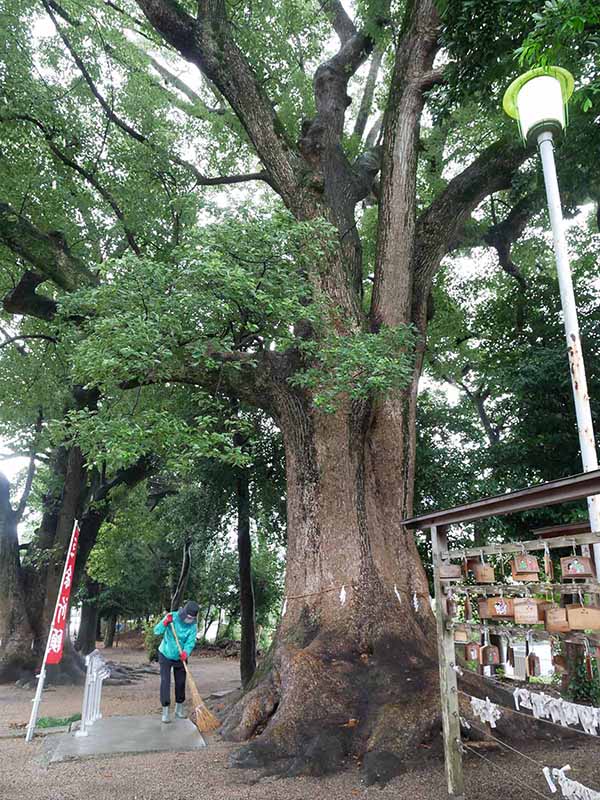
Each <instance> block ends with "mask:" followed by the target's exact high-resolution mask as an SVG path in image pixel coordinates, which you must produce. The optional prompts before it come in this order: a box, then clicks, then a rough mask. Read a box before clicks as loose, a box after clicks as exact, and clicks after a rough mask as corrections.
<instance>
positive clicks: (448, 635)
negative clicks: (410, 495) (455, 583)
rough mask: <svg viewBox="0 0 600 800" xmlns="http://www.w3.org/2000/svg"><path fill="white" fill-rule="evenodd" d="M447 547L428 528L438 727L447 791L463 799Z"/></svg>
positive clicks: (441, 532)
mask: <svg viewBox="0 0 600 800" xmlns="http://www.w3.org/2000/svg"><path fill="white" fill-rule="evenodd" d="M447 547H448V542H447V539H446V531H445V529H443V528H436V527H435V526H432V528H431V552H432V559H433V588H434V593H435V619H436V625H437V646H438V659H439V669H440V697H441V702H442V729H443V734H444V761H445V765H446V779H447V781H448V794H449V795H450V797H452V798H454V800H464V791H465V789H464V778H463V768H462V751H461V739H460V714H459V710H458V685H457V679H456V670H455V667H456V654H455V652H454V634H453V632H452V629H451V628H450V629H449V628H448V626H447V624H446V622H447V619H446V612H445V608H444V587H443V586H442V581H441V579H440V564H441V562H442V558H441V552H442V550H445V549H446V548H447Z"/></svg>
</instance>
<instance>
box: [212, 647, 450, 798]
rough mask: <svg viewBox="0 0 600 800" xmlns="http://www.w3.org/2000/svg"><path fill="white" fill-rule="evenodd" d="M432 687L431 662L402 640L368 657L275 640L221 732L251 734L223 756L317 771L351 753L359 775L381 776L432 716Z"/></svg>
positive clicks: (246, 763) (400, 766)
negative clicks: (265, 667) (266, 664)
mask: <svg viewBox="0 0 600 800" xmlns="http://www.w3.org/2000/svg"><path fill="white" fill-rule="evenodd" d="M413 653H414V651H413ZM437 693H438V683H437V666H436V664H435V663H434V662H433V661H432V660H430V659H428V658H427V657H424V656H417V655H413V654H412V653H411V651H410V647H408V648H407V646H406V642H405V641H402V642H400V641H398V642H397V647H392V648H387V649H386V651H385V652H379V653H377V652H375V653H374V654H372V655H368V654H364V653H362V654H361V653H356V652H354V653H348V652H346V653H342V652H336V653H334V652H331V651H330V650H328V649H327V647H326V646H325V645H324V644H323V642H319V641H318V640H317V639H315V640H313V641H312V642H311V643H310V644H309V645H308V646H307V647H303V648H302V647H292V646H290V645H289V644H288V645H282V646H280V647H279V648H278V649H277V652H276V653H275V654H274V656H273V668H272V670H271V672H270V673H269V674H268V676H265V677H264V678H263V680H262V682H261V683H260V684H259V685H258V686H256V687H255V688H254V689H252V690H251V691H250V692H248V693H247V694H246V695H245V696H244V697H242V698H241V700H240V701H239V702H238V703H237V704H236V705H235V706H234V707H233V708H232V710H231V711H230V712H229V714H228V716H227V718H226V720H225V724H224V729H223V733H224V736H225V738H227V739H230V740H233V741H246V740H248V739H250V738H252V737H255V738H253V739H252V741H251V742H249V744H247V745H245V746H244V747H242V748H241V749H240V750H238V751H237V752H236V753H234V754H233V756H232V758H231V764H232V766H236V767H251V768H266V769H267V770H268V771H270V772H275V773H278V774H285V775H290V776H291V775H299V774H310V775H324V774H326V773H328V772H333V771H336V770H338V769H340V768H343V767H344V765H346V764H347V762H348V761H349V759H351V758H352V759H354V760H357V761H362V763H363V768H364V773H365V780H366V782H367V783H376V782H379V783H385V782H387V781H388V780H390V779H391V778H392V777H393V776H394V775H397V774H399V773H400V772H402V771H403V770H404V768H405V764H406V762H407V760H408V759H409V758H412V757H413V754H414V749H415V748H416V747H417V746H418V744H419V743H420V742H421V741H423V739H424V738H426V737H427V736H428V735H429V733H430V732H431V730H432V727H434V726H435V725H436V723H437V722H438V720H439V698H438V694H437ZM257 734H259V735H258V736H257Z"/></svg>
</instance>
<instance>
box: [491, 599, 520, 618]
mask: <svg viewBox="0 0 600 800" xmlns="http://www.w3.org/2000/svg"><path fill="white" fill-rule="evenodd" d="M488 609H489V612H490V616H492V617H499V618H502V619H510V618H512V617H513V616H514V609H513V601H512V600H511V598H510V597H490V598H489V600H488Z"/></svg>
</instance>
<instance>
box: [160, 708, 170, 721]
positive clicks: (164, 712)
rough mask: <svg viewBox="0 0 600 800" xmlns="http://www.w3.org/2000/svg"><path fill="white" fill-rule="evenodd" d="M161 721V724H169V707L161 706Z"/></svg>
mask: <svg viewBox="0 0 600 800" xmlns="http://www.w3.org/2000/svg"><path fill="white" fill-rule="evenodd" d="M162 721H163V722H171V717H170V716H169V706H163V710H162Z"/></svg>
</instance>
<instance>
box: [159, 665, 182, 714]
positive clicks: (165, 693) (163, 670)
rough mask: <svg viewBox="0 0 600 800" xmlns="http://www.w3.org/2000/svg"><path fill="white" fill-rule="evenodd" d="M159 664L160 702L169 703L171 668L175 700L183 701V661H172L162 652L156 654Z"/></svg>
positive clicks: (165, 704) (162, 704) (164, 704)
mask: <svg viewBox="0 0 600 800" xmlns="http://www.w3.org/2000/svg"><path fill="white" fill-rule="evenodd" d="M158 663H159V664H160V704H161V706H168V705H171V670H173V675H174V676H175V702H176V703H185V668H184V666H183V662H182V661H180V660H179V659H177V661H173V660H172V659H170V658H166V657H165V656H163V654H162V653H159V654H158Z"/></svg>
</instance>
